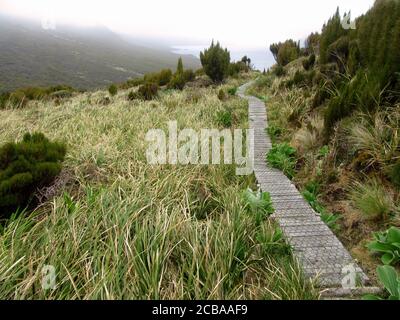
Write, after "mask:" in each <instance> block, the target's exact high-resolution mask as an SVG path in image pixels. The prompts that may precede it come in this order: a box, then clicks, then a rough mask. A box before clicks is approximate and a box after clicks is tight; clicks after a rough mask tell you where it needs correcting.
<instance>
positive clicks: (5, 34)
mask: <svg viewBox="0 0 400 320" xmlns="http://www.w3.org/2000/svg"><path fill="white" fill-rule="evenodd" d="M0 30H1V33H0V75H1V76H0V91H6V90H14V89H17V88H20V87H26V86H49V85H55V84H67V85H71V86H73V87H77V88H82V89H88V88H98V87H101V86H104V85H107V84H109V83H111V82H121V81H125V80H127V79H129V78H133V77H137V76H141V75H143V74H144V73H148V72H152V71H158V70H160V69H161V68H175V66H176V62H177V60H178V58H179V56H178V55H176V54H173V53H170V52H168V51H166V50H165V51H164V50H157V49H155V48H146V47H142V46H137V45H134V44H132V43H128V42H126V41H124V40H123V39H122V38H120V37H119V36H118V35H117V34H115V33H113V32H112V31H110V30H108V29H106V28H103V27H86V28H74V27H66V26H57V29H56V30H44V29H42V28H41V26H40V24H39V22H33V21H31V22H29V21H24V20H18V19H16V18H10V17H6V16H1V15H0ZM183 60H184V64H185V67H186V68H194V69H195V68H198V67H199V66H200V62H199V60H198V59H197V58H195V57H193V56H184V57H183Z"/></svg>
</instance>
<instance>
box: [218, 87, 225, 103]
mask: <svg viewBox="0 0 400 320" xmlns="http://www.w3.org/2000/svg"><path fill="white" fill-rule="evenodd" d="M218 99H219V100H220V101H225V100H226V94H225V91H224V90H223V89H219V91H218Z"/></svg>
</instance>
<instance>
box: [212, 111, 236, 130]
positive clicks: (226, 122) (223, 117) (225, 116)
mask: <svg viewBox="0 0 400 320" xmlns="http://www.w3.org/2000/svg"><path fill="white" fill-rule="evenodd" d="M216 120H217V123H218V125H219V126H222V127H224V128H230V127H232V125H233V116H232V112H231V111H229V110H222V111H218V112H217V115H216Z"/></svg>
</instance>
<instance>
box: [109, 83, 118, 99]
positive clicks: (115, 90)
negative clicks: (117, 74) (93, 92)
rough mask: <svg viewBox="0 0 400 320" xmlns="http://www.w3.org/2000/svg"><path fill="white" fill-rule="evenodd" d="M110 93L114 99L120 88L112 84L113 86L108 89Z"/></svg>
mask: <svg viewBox="0 0 400 320" xmlns="http://www.w3.org/2000/svg"><path fill="white" fill-rule="evenodd" d="M108 92H109V94H110V95H111V96H112V97H113V96H115V95H116V94H117V93H118V88H117V86H116V85H115V84H112V85H111V86H109V87H108Z"/></svg>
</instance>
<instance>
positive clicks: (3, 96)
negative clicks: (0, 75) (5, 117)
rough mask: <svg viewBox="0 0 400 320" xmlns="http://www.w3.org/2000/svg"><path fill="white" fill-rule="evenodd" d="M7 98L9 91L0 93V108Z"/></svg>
mask: <svg viewBox="0 0 400 320" xmlns="http://www.w3.org/2000/svg"><path fill="white" fill-rule="evenodd" d="M8 99H10V93H8V92H3V93H0V109H3V108H5V106H6V103H7V102H8Z"/></svg>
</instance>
